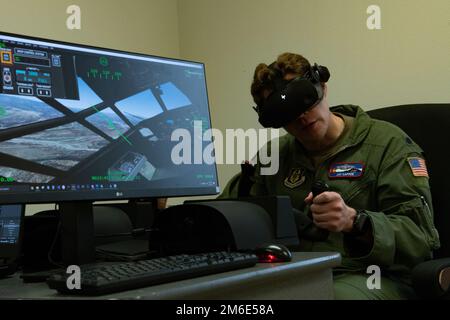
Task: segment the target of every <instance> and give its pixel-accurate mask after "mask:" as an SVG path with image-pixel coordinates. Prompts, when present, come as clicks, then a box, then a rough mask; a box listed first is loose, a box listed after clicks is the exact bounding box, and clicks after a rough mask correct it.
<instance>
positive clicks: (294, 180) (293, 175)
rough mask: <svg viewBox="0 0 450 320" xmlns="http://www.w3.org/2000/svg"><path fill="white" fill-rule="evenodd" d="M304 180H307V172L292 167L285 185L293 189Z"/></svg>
mask: <svg viewBox="0 0 450 320" xmlns="http://www.w3.org/2000/svg"><path fill="white" fill-rule="evenodd" d="M303 182H305V174H304V171H303V169H301V168H292V169H291V171H289V174H288V175H287V177H286V178H285V179H284V185H285V186H286V187H288V188H291V189H293V188H297V187H298V186H300V185H301V184H302V183H303Z"/></svg>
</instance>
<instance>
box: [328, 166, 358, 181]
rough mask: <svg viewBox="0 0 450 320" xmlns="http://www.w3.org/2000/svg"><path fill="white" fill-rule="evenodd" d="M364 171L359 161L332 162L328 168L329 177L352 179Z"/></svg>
mask: <svg viewBox="0 0 450 320" xmlns="http://www.w3.org/2000/svg"><path fill="white" fill-rule="evenodd" d="M363 173H364V164H363V163H361V162H339V163H333V164H331V165H330V168H329V169H328V177H329V178H330V179H339V178H341V179H345V178H346V179H354V178H359V177H361V176H362V175H363Z"/></svg>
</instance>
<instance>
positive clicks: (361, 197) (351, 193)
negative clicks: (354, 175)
mask: <svg viewBox="0 0 450 320" xmlns="http://www.w3.org/2000/svg"><path fill="white" fill-rule="evenodd" d="M373 182H374V180H373V179H371V178H370V177H367V178H366V179H363V180H361V181H358V182H357V183H355V184H354V185H352V187H351V188H350V189H348V190H346V191H344V192H342V193H341V197H342V199H343V200H344V202H345V203H346V204H347V205H348V206H350V207H352V208H354V209H362V210H364V209H365V210H373V208H372V206H371V203H370V199H371V198H372V197H371V195H370V192H371V191H370V186H371V185H372V184H373Z"/></svg>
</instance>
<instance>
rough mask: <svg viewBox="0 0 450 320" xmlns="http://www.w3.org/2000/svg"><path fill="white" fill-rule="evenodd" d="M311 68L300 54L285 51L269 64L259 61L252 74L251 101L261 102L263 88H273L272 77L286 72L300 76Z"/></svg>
mask: <svg viewBox="0 0 450 320" xmlns="http://www.w3.org/2000/svg"><path fill="white" fill-rule="evenodd" d="M310 68H311V65H310V63H309V61H308V60H307V59H306V58H305V57H303V56H302V55H300V54H296V53H290V52H285V53H282V54H280V55H279V56H278V58H277V60H276V61H274V62H273V63H272V64H270V65H269V66H268V65H267V64H265V63H260V64H258V65H257V66H256V68H255V72H254V74H253V82H252V85H251V87H250V92H251V94H252V97H253V101H255V103H256V104H257V105H259V104H260V103H262V102H263V100H264V97H263V92H264V91H265V90H270V91H271V90H273V88H274V79H276V78H277V77H280V76H281V77H284V75H285V74H287V73H295V74H298V75H300V76H302V75H304V74H305V73H307V72H308V70H309V69H310Z"/></svg>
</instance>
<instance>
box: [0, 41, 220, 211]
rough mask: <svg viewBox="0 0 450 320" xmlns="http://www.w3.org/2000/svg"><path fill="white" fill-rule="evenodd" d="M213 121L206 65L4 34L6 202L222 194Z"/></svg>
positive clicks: (1, 112)
mask: <svg viewBox="0 0 450 320" xmlns="http://www.w3.org/2000/svg"><path fill="white" fill-rule="evenodd" d="M210 128H211V121H210V115H209V106H208V96H207V89H206V81H205V68H204V65H203V64H202V63H199V62H193V61H184V60H177V59H169V58H162V57H156V56H150V55H143V54H136V53H129V52H123V51H117V50H110V49H103V48H96V47H91V46H84V45H78V44H69V43H64V42H59V41H52V40H46V39H38V38H33V37H27V36H19V35H13V34H6V33H0V203H39V202H63V201H74V200H110V199H130V198H141V197H173V196H189V195H208V194H211V195H212V194H217V193H218V192H219V188H218V182H217V181H218V179H217V172H216V165H215V163H214V162H213V163H211V162H205V161H194V155H193V153H194V152H193V151H192V161H189V160H190V159H187V158H186V155H187V153H188V152H189V154H191V151H190V150H189V151H187V150H185V149H183V151H180V143H182V142H183V143H184V145H185V146H186V143H187V145H189V147H191V148H192V150H194V149H195V148H197V149H198V145H197V146H196V145H195V144H196V143H197V144H198V143H199V144H200V146H201V147H202V148H205V147H206V146H208V145H212V142H211V141H207V139H206V140H205V139H203V135H202V133H203V132H205V131H206V130H208V129H210ZM176 129H185V131H184V132H188V133H190V137H192V139H189V140H188V141H182V139H181V138H177V139H174V138H173V132H174V131H175V130H176ZM199 130H200V131H199ZM199 133H200V134H199ZM176 150H178V153H180V156H181V157H183V159H184V160H186V159H187V160H188V161H183V162H182V163H181V164H180V163H179V162H180V161H174V159H173V155H174V154H175V155H177V153H176V152H175V151H176ZM202 150H203V149H202ZM174 152H175V153H174ZM183 153H185V154H183Z"/></svg>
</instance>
